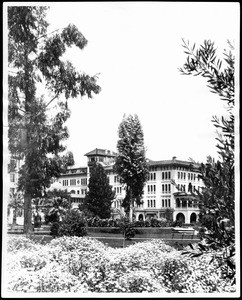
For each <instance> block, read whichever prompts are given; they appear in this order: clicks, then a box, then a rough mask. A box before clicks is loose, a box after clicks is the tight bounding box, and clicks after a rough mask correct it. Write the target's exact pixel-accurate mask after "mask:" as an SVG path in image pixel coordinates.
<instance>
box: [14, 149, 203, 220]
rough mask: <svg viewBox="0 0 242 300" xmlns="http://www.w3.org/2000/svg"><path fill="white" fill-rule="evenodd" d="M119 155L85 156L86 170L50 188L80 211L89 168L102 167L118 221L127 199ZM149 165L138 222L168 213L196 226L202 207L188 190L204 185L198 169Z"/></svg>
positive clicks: (72, 171) (71, 172)
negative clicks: (118, 170)
mask: <svg viewBox="0 0 242 300" xmlns="http://www.w3.org/2000/svg"><path fill="white" fill-rule="evenodd" d="M116 155H117V154H116V153H115V152H113V151H110V150H105V149H98V148H96V149H94V150H92V151H90V152H88V153H86V154H85V156H86V157H87V166H84V167H79V168H69V169H68V170H67V171H66V172H65V173H64V174H61V176H60V177H59V178H58V179H57V180H55V182H53V183H52V186H51V188H57V189H66V190H67V191H68V192H69V193H70V196H71V201H72V206H73V207H78V205H79V204H81V203H82V202H83V200H84V198H85V196H86V193H87V190H88V181H89V177H90V168H91V167H92V165H93V163H94V162H96V163H100V164H101V165H102V166H103V167H104V169H105V171H106V174H107V176H108V178H109V183H110V185H111V186H112V188H113V190H114V191H115V194H116V196H115V199H114V200H113V203H112V208H113V211H114V217H117V216H118V215H119V214H120V212H123V208H122V201H123V199H124V197H125V187H124V186H123V185H122V184H121V183H120V178H119V176H118V175H117V174H116V173H115V172H114V169H113V165H114V162H115V157H116ZM11 165H12V166H15V168H11V167H10V168H9V176H10V191H11V192H16V190H17V182H18V170H19V168H20V167H21V161H20V160H18V159H11V161H10V166H11ZM148 165H149V178H148V181H147V182H146V184H145V186H144V194H143V199H142V200H143V204H142V205H140V206H135V207H134V214H135V218H136V220H145V219H147V218H151V217H154V218H157V219H160V218H163V217H165V216H166V213H167V211H169V212H170V214H172V218H173V221H175V220H180V221H182V222H183V223H192V222H195V221H196V220H197V217H198V213H199V207H198V203H197V200H196V198H195V197H194V196H193V195H192V194H191V193H190V192H189V191H188V187H189V186H190V188H192V189H193V190H194V191H195V190H199V189H201V188H202V187H203V182H202V181H201V180H199V177H198V174H199V169H198V165H197V164H194V163H192V162H188V161H181V160H178V159H177V158H176V157H173V158H172V159H171V160H160V161H153V160H149V161H148Z"/></svg>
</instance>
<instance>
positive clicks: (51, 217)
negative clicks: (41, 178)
mask: <svg viewBox="0 0 242 300" xmlns="http://www.w3.org/2000/svg"><path fill="white" fill-rule="evenodd" d="M46 197H47V198H46V201H45V203H46V210H47V211H46V214H45V218H46V223H48V222H60V221H61V219H62V218H63V217H64V215H65V213H66V212H67V211H68V210H70V208H71V199H70V195H69V193H68V192H67V190H64V191H63V190H57V189H53V190H51V191H48V192H47V194H46Z"/></svg>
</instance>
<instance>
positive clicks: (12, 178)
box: [10, 174, 15, 182]
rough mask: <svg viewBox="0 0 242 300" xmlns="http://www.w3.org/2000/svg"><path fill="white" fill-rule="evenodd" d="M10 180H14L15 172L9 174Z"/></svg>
mask: <svg viewBox="0 0 242 300" xmlns="http://www.w3.org/2000/svg"><path fill="white" fill-rule="evenodd" d="M10 181H11V182H15V174H10Z"/></svg>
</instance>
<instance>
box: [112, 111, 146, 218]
mask: <svg viewBox="0 0 242 300" xmlns="http://www.w3.org/2000/svg"><path fill="white" fill-rule="evenodd" d="M117 150H118V156H117V158H116V162H115V165H114V169H115V171H116V172H117V173H118V175H119V176H120V179H121V183H123V184H125V188H126V196H125V198H124V200H123V203H122V205H123V207H124V210H125V212H126V213H129V211H130V206H131V205H133V203H136V204H137V205H140V204H141V202H142V195H143V189H144V184H145V182H146V180H147V178H148V163H147V160H146V158H145V147H144V134H143V130H142V127H141V123H140V121H139V118H138V116H137V115H134V116H132V115H128V116H126V115H124V117H123V120H122V122H121V123H120V125H119V140H118V143H117Z"/></svg>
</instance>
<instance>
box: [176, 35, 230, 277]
mask: <svg viewBox="0 0 242 300" xmlns="http://www.w3.org/2000/svg"><path fill="white" fill-rule="evenodd" d="M228 44H229V51H226V50H225V52H224V59H223V60H221V59H219V58H218V57H217V52H216V48H215V45H214V43H212V42H211V41H209V40H205V41H204V44H203V45H200V47H198V48H197V49H196V45H195V44H194V45H193V46H190V45H189V42H187V43H186V42H185V41H184V40H183V47H184V48H185V53H186V54H187V55H188V57H187V60H186V62H185V64H184V66H183V68H180V71H181V73H182V74H186V75H191V74H192V75H195V76H197V75H200V76H202V77H204V78H206V79H207V82H208V87H209V89H210V90H211V92H213V93H215V94H217V95H218V97H219V98H220V100H222V101H225V103H226V104H227V112H228V116H226V117H225V116H222V117H220V118H219V117H218V116H214V117H213V119H212V122H213V124H214V126H215V127H216V128H218V129H219V130H220V132H218V137H217V138H216V139H217V141H218V142H219V143H218V144H217V146H216V147H217V148H218V153H219V160H218V161H217V162H216V161H215V160H214V159H213V158H212V157H208V159H207V162H206V163H205V164H204V163H202V164H201V167H200V172H201V174H200V175H199V177H200V178H201V179H202V180H203V182H204V185H205V186H204V188H203V191H202V192H199V191H197V197H198V199H199V200H200V209H201V212H200V221H201V224H202V225H203V226H204V227H205V228H206V229H207V231H204V234H202V237H203V238H204V239H205V241H206V242H207V248H206V246H204V248H201V249H202V250H208V249H213V250H214V249H216V250H218V249H219V250H220V251H221V249H222V256H223V258H222V260H224V261H223V262H224V263H225V265H226V268H225V269H224V272H225V276H227V277H229V278H234V275H235V262H234V258H233V257H234V254H235V235H234V234H235V231H234V221H235V178H234V176H235V173H234V138H235V133H234V105H235V85H234V82H235V81H234V63H235V56H234V54H233V50H234V47H233V46H232V45H231V43H230V42H228Z"/></svg>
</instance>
